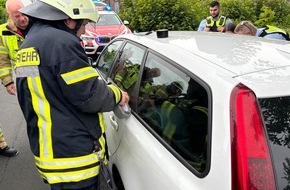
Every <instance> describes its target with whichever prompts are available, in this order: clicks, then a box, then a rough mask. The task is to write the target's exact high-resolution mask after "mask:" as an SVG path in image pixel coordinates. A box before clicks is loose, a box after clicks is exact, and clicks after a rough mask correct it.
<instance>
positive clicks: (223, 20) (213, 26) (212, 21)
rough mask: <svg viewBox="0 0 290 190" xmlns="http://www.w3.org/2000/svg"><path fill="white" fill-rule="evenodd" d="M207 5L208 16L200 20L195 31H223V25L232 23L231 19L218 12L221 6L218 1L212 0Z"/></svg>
mask: <svg viewBox="0 0 290 190" xmlns="http://www.w3.org/2000/svg"><path fill="white" fill-rule="evenodd" d="M209 6H210V7H209V12H210V16H208V17H207V18H206V19H203V20H202V21H201V22H200V24H199V27H198V29H197V31H204V32H224V31H225V25H226V24H229V23H232V21H231V19H229V18H227V17H226V16H223V15H221V14H220V11H221V8H220V3H219V2H218V1H212V2H211V3H210V4H209Z"/></svg>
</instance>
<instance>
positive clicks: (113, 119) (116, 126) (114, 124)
mask: <svg viewBox="0 0 290 190" xmlns="http://www.w3.org/2000/svg"><path fill="white" fill-rule="evenodd" d="M110 123H111V125H112V127H113V129H114V130H116V131H118V130H119V125H118V123H117V121H116V119H115V117H114V116H113V115H110Z"/></svg>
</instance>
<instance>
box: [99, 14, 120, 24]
mask: <svg viewBox="0 0 290 190" xmlns="http://www.w3.org/2000/svg"><path fill="white" fill-rule="evenodd" d="M99 16H100V17H99V20H98V22H97V23H96V24H97V26H102V25H119V24H121V21H120V20H119V19H118V17H117V16H116V15H115V14H100V15H99Z"/></svg>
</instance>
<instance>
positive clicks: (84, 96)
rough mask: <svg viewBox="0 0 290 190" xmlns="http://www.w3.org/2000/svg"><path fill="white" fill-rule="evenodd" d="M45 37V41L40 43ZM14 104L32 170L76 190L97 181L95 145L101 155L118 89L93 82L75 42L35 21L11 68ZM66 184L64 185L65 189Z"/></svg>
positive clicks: (92, 71) (93, 74)
mask: <svg viewBox="0 0 290 190" xmlns="http://www.w3.org/2000/svg"><path fill="white" fill-rule="evenodd" d="M43 39H45V40H43ZM15 73H16V77H17V79H16V85H17V95H18V101H19V103H20V106H21V109H22V112H23V114H24V116H25V119H26V122H27V132H28V137H29V141H30V146H31V150H32V152H33V154H34V157H35V161H36V166H37V169H38V171H39V173H40V174H41V176H42V177H43V178H44V179H45V180H47V181H48V183H49V184H51V185H58V183H62V185H63V186H62V187H63V188H64V187H66V188H70V189H75V188H76V187H75V186H74V187H73V188H71V187H72V186H71V185H72V184H73V182H78V183H77V184H75V185H77V188H81V187H86V186H88V185H92V184H93V183H96V180H97V179H96V176H97V175H98V172H99V160H98V158H97V155H96V153H94V152H93V151H94V145H95V143H96V142H98V143H99V144H100V145H101V147H102V151H104V143H105V142H104V141H105V140H104V137H103V135H102V133H104V131H105V123H104V118H103V115H102V113H101V112H106V111H111V110H112V109H113V108H114V107H115V106H116V104H118V103H119V102H120V100H121V99H122V97H121V96H122V94H121V91H120V90H119V89H118V88H117V87H115V86H112V85H107V84H106V83H105V82H104V81H103V80H100V79H98V73H97V71H96V70H95V69H94V68H92V67H91V66H90V65H89V64H88V58H87V56H86V54H85V52H84V50H83V48H82V47H81V45H80V40H79V38H78V37H77V36H76V35H74V34H71V33H69V32H68V31H64V30H60V29H57V28H55V27H52V26H51V25H48V24H44V23H41V22H36V23H34V24H33V26H32V28H31V29H30V31H29V33H28V34H27V37H26V39H25V41H24V42H23V44H22V45H21V48H20V50H19V51H18V53H17V60H16V64H15ZM65 185H66V186H65Z"/></svg>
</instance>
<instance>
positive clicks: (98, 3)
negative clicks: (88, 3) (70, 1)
mask: <svg viewBox="0 0 290 190" xmlns="http://www.w3.org/2000/svg"><path fill="white" fill-rule="evenodd" d="M93 2H94V4H95V5H96V8H97V10H98V11H105V10H106V11H111V7H110V5H109V4H107V3H105V2H103V1H101V0H93Z"/></svg>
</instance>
